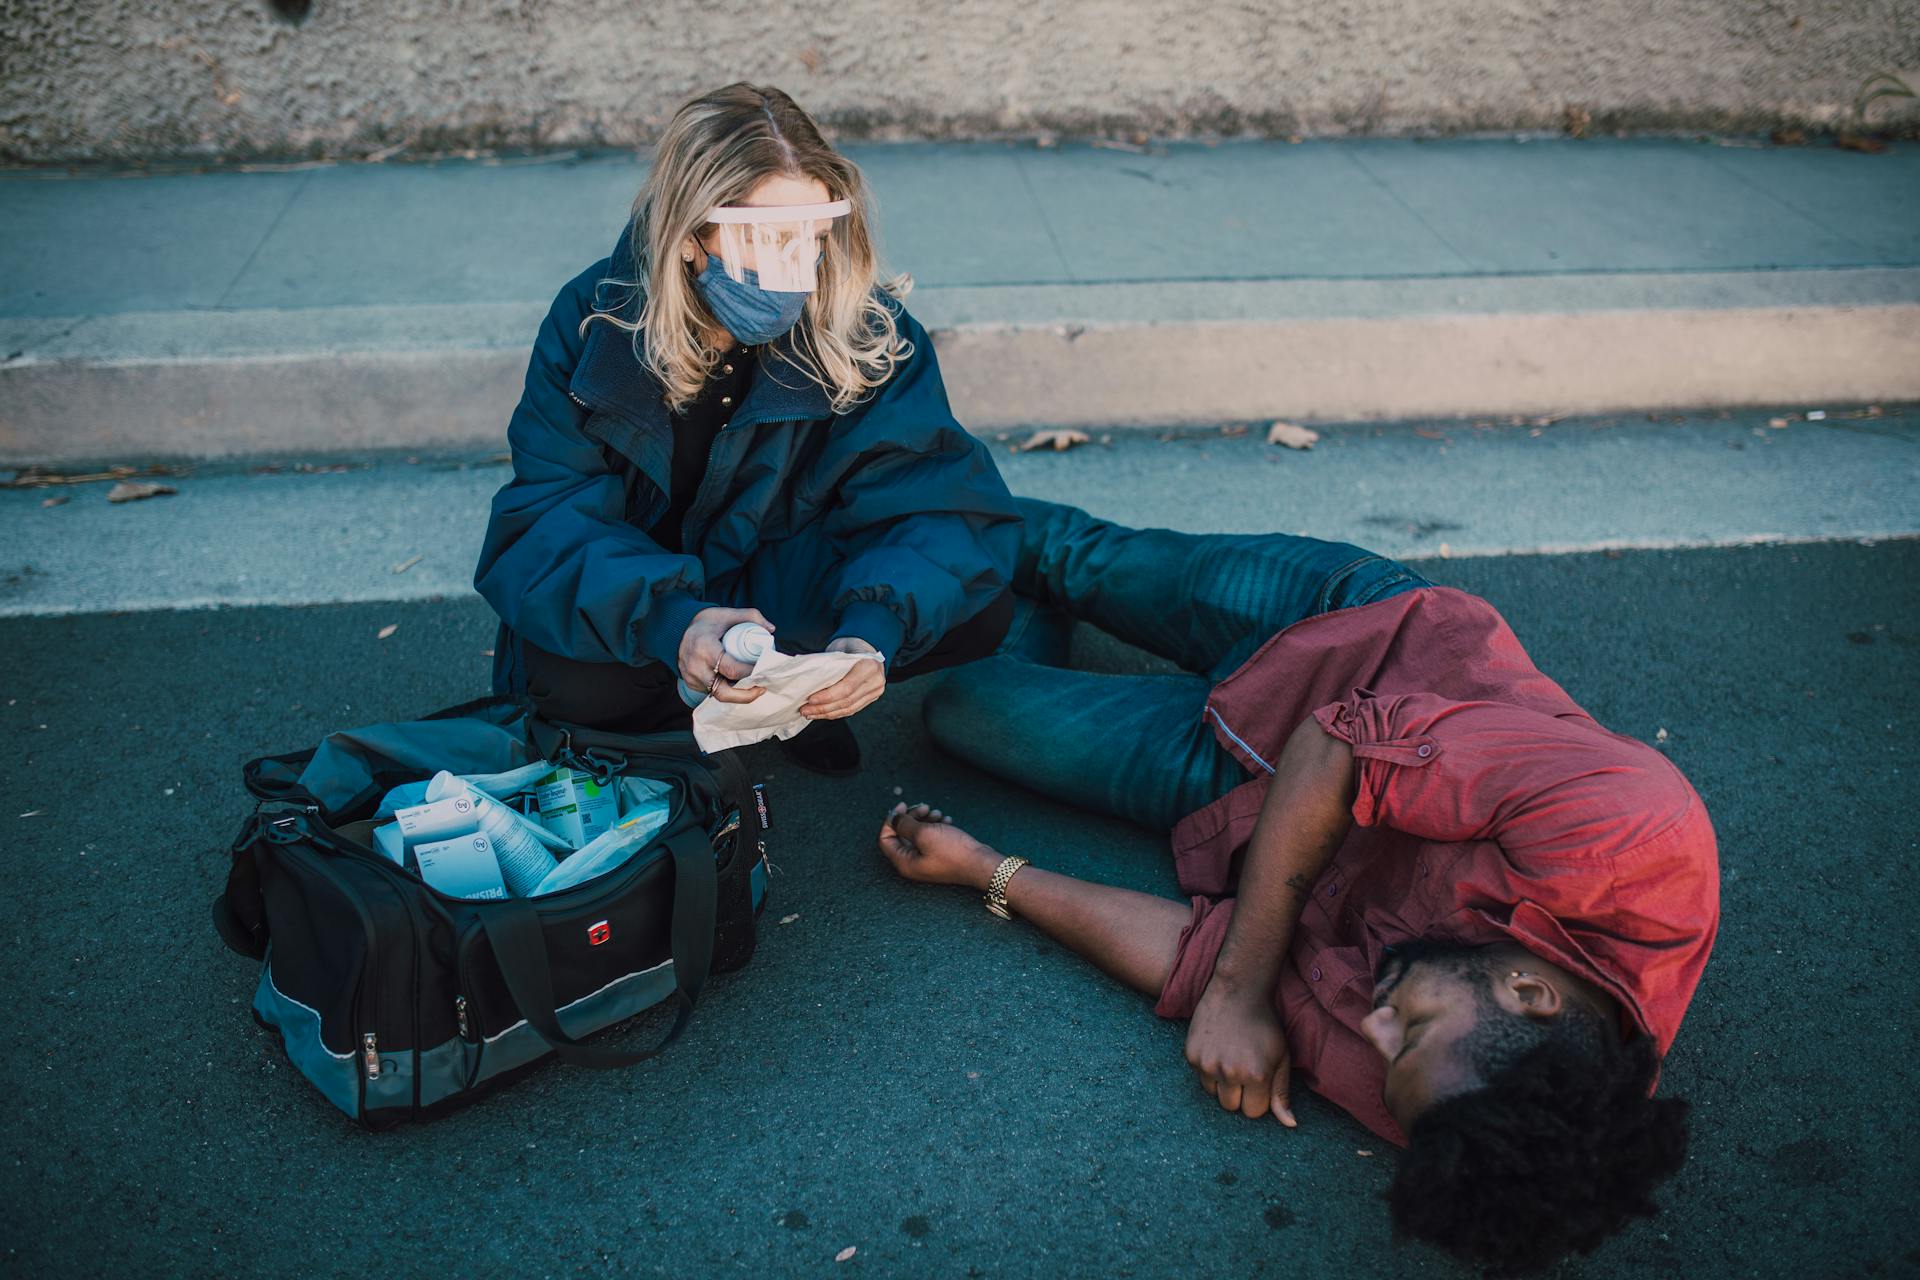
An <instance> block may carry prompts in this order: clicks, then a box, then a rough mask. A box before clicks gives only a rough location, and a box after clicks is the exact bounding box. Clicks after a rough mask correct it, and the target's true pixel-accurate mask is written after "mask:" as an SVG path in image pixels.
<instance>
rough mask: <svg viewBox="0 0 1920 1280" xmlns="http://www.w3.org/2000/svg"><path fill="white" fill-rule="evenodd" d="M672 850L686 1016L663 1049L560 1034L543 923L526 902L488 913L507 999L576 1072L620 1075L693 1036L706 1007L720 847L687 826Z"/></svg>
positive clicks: (679, 987)
mask: <svg viewBox="0 0 1920 1280" xmlns="http://www.w3.org/2000/svg"><path fill="white" fill-rule="evenodd" d="M667 849H668V852H670V853H671V854H672V855H673V922H672V924H671V926H670V931H671V933H672V947H673V977H674V983H675V989H674V998H675V1000H676V1001H678V1003H679V1006H680V1007H679V1009H678V1010H677V1011H676V1012H675V1013H674V1017H673V1025H672V1026H671V1027H669V1028H667V1034H666V1035H665V1036H664V1037H662V1038H661V1040H660V1043H659V1044H656V1045H654V1046H653V1047H652V1048H651V1049H638V1050H630V1049H606V1048H600V1047H597V1046H592V1045H587V1044H583V1043H581V1042H580V1041H579V1040H576V1039H574V1038H573V1037H572V1036H570V1035H568V1034H567V1033H566V1032H565V1031H563V1030H562V1029H561V1027H560V1016H559V1013H558V1012H557V1011H556V1009H555V1007H554V1006H555V1003H556V1001H555V997H554V994H553V970H552V967H551V966H550V965H549V963H548V959H547V942H546V934H545V933H544V932H543V931H542V930H541V928H540V916H539V913H538V912H536V911H535V910H534V908H533V905H532V904H531V903H530V902H528V901H527V900H525V899H524V898H509V899H507V900H505V901H503V902H498V903H492V904H489V905H488V906H487V907H486V908H484V909H483V910H482V911H481V912H480V924H481V927H482V928H484V929H485V930H486V934H487V942H488V943H489V944H490V945H491V946H492V947H493V958H494V962H495V963H496V964H498V965H499V966H500V976H501V978H502V979H504V980H505V982H506V985H507V994H508V995H510V996H512V997H513V1002H514V1004H516V1005H518V1006H519V1008H520V1016H521V1017H523V1018H525V1019H526V1020H527V1025H528V1026H529V1027H531V1028H532V1029H533V1031H534V1034H536V1035H538V1036H539V1037H540V1038H541V1039H542V1040H544V1041H546V1043H547V1047H548V1048H550V1049H552V1050H553V1052H554V1054H555V1055H556V1056H558V1057H559V1058H560V1059H561V1060H562V1061H563V1062H570V1063H573V1064H574V1065H575V1066H581V1067H596V1068H602V1069H604V1068H612V1067H630V1066H632V1065H634V1064H635V1063H636V1062H645V1061H646V1060H647V1059H648V1058H651V1057H654V1056H656V1055H658V1054H659V1053H660V1052H661V1051H662V1050H664V1049H665V1048H666V1047H667V1046H668V1045H670V1044H672V1043H673V1042H674V1041H675V1040H677V1039H678V1038H679V1036H680V1033H681V1032H682V1031H683V1030H685V1029H686V1026H687V1020H688V1019H689V1018H690V1017H692V1016H693V1007H694V1005H695V1004H697V1003H699V1000H700V991H701V988H703V987H704V986H705V985H706V982H707V970H708V969H709V968H710V967H711V965H712V963H713V928H714V915H715V902H716V898H717V895H718V889H717V886H716V879H717V877H716V875H715V872H714V865H713V847H712V846H711V845H710V844H708V843H707V839H706V837H705V836H704V835H702V834H701V832H700V830H699V828H698V827H697V826H694V827H686V828H683V829H682V830H680V831H678V832H675V833H674V834H673V835H670V836H668V837H667Z"/></svg>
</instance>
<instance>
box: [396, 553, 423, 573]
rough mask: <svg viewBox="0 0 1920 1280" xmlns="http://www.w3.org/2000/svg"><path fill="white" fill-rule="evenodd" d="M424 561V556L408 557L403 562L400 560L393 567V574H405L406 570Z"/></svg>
mask: <svg viewBox="0 0 1920 1280" xmlns="http://www.w3.org/2000/svg"><path fill="white" fill-rule="evenodd" d="M424 559H426V557H425V556H408V557H407V558H406V559H405V560H402V561H401V562H400V563H399V564H397V565H395V566H393V571H394V572H395V573H405V572H406V571H407V570H409V569H411V568H413V566H415V565H417V564H419V563H420V562H421V561H422V560H424Z"/></svg>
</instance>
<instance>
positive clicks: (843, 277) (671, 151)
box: [580, 82, 913, 413]
mask: <svg viewBox="0 0 1920 1280" xmlns="http://www.w3.org/2000/svg"><path fill="white" fill-rule="evenodd" d="M776 175H780V176H786V177H793V178H813V179H816V180H817V181H819V182H820V183H822V184H823V185H824V186H825V187H826V188H827V198H828V199H829V200H846V201H848V202H849V203H851V204H852V205H853V209H852V212H850V213H848V214H847V215H846V216H845V217H841V218H835V219H834V220H833V221H832V222H831V223H829V224H828V231H827V240H826V253H825V257H824V258H823V259H822V260H821V262H820V265H819V268H818V278H819V285H818V287H817V288H816V289H815V290H814V292H813V293H812V294H810V295H809V296H808V298H807V306H806V311H805V312H804V314H803V315H802V316H801V319H800V322H799V323H798V324H797V325H795V326H794V330H793V341H792V344H791V345H792V348H793V351H794V354H795V355H796V356H797V357H798V360H797V361H796V360H794V359H792V358H789V357H788V356H787V353H786V352H785V351H784V350H782V349H780V348H778V347H774V346H771V345H769V347H767V348H766V349H767V350H768V351H770V352H773V353H775V354H776V355H777V356H778V357H779V358H780V359H782V360H783V361H784V362H785V363H787V364H790V365H792V366H793V367H794V368H795V369H797V370H799V371H800V373H802V374H803V375H805V376H806V377H807V378H809V379H811V380H812V381H813V382H815V383H817V384H818V385H819V386H820V387H821V389H823V390H824V391H826V392H827V394H828V397H829V398H830V400H831V402H832V405H833V410H834V412H835V413H844V412H846V411H847V410H848V409H850V408H852V407H853V406H854V405H855V404H857V403H859V401H860V400H861V399H862V398H864V397H865V396H866V394H867V393H868V392H869V391H871V390H872V389H874V388H875V387H878V386H881V385H882V384H884V383H885V382H886V381H887V379H888V378H890V377H892V376H893V371H894V368H895V366H897V365H898V364H900V363H901V362H902V361H904V360H905V359H906V358H907V357H908V356H911V355H912V354H913V344H912V343H911V342H908V341H907V340H906V339H905V338H904V337H902V336H901V334H900V331H899V327H898V325H896V324H895V322H894V317H893V313H892V312H891V311H889V310H888V309H887V307H886V305H885V303H883V302H882V301H881V299H880V297H879V296H877V295H876V294H875V291H874V286H875V285H876V284H878V285H879V286H880V288H881V289H882V290H884V291H885V293H886V294H888V295H890V296H892V297H894V298H904V297H906V296H907V293H908V291H909V290H911V289H912V288H913V282H912V280H911V279H910V278H909V277H907V276H905V275H897V276H893V277H891V278H889V279H887V280H885V281H881V280H879V279H878V271H879V265H878V260H877V257H876V255H875V252H874V246H873V237H872V234H871V232H870V230H869V223H870V221H871V208H872V193H871V192H870V191H869V189H868V187H867V181H866V178H865V176H864V175H862V174H861V172H860V169H859V167H858V166H857V165H855V164H854V163H853V162H852V161H851V160H849V159H847V158H846V157H845V156H843V155H841V154H839V153H838V152H836V151H835V150H834V149H833V148H832V147H830V146H828V145H827V143H826V140H825V139H823V138H822V137H821V136H820V130H819V128H818V127H817V126H816V125H815V124H814V123H813V120H812V118H811V117H809V116H808V115H807V113H806V112H805V111H802V110H801V109H800V107H799V105H798V104H797V103H795V102H794V100H793V99H792V98H790V97H788V96H787V95H786V94H785V93H782V92H781V91H780V90H778V89H775V88H772V87H768V86H761V85H752V84H747V83H744V82H741V83H736V84H730V85H728V86H726V87H725V88H723V89H717V90H715V91H714V92H712V93H708V94H703V95H701V96H700V97H698V98H694V99H693V100H692V101H690V102H688V103H686V104H685V105H683V106H682V107H681V108H680V109H679V110H678V111H676V112H674V114H673V119H672V120H671V121H669V122H668V124H667V128H666V132H665V133H664V134H662V135H661V138H660V142H659V145H658V147H657V149H656V150H655V153H654V157H653V168H652V170H651V172H649V173H648V174H647V180H646V182H645V183H644V184H643V185H642V186H641V188H640V194H639V195H638V196H637V197H636V198H635V199H634V202H633V224H632V233H633V234H632V245H633V257H634V276H635V278H634V279H632V280H622V279H608V280H605V281H602V284H610V285H613V286H615V287H616V288H625V289H630V290H631V289H638V290H640V291H641V292H642V294H643V296H644V303H643V305H642V307H641V310H640V315H639V317H638V319H637V320H631V321H630V320H623V319H621V318H620V317H619V316H618V315H615V314H612V313H611V312H609V311H606V310H599V309H596V310H595V311H594V312H593V313H592V314H591V315H589V316H588V317H587V318H586V319H585V320H583V321H582V322H581V326H580V327H581V328H582V329H583V330H584V329H585V328H586V326H587V325H588V324H590V323H591V322H593V321H595V320H606V321H608V322H609V323H612V324H615V325H618V326H619V327H621V328H623V329H629V330H631V331H633V335H634V338H633V345H634V354H635V355H636V356H637V357H638V358H639V359H640V360H641V362H642V363H643V364H645V366H646V367H647V369H648V370H649V371H650V372H651V373H652V374H653V375H654V376H655V377H656V378H658V379H659V381H660V385H661V386H663V387H664V388H666V399H667V407H668V408H669V409H671V410H673V411H675V412H678V411H679V410H680V409H682V408H684V407H685V406H686V405H687V403H688V402H689V401H691V400H692V399H693V398H694V396H695V395H696V394H698V393H699V390H700V387H701V385H702V384H703V383H704V382H705V381H706V379H707V376H708V374H709V373H711V371H712V369H713V366H714V365H715V363H717V362H718V360H719V358H720V350H719V349H718V348H716V347H710V346H708V345H707V343H706V341H705V335H706V334H708V333H711V332H714V331H724V328H725V326H723V325H722V324H721V323H720V322H719V321H718V320H716V319H715V318H714V316H713V313H712V312H711V311H710V310H708V308H707V306H706V304H705V302H704V301H702V299H701V297H700V294H699V291H698V290H696V289H695V288H694V287H693V269H692V267H691V265H690V264H688V263H686V262H684V261H682V259H681V256H680V246H681V245H682V244H683V243H684V242H685V240H686V239H687V237H689V236H700V235H703V234H704V233H705V232H706V231H707V230H708V229H709V228H710V227H711V226H712V225H713V224H711V223H709V222H708V221H707V216H706V215H707V210H709V209H711V208H713V207H714V206H715V205H726V204H738V203H741V202H743V201H745V199H746V198H747V195H748V194H749V193H750V192H751V191H752V190H753V189H754V188H755V187H756V186H758V185H759V184H760V183H761V181H763V180H764V179H766V178H769V177H773V176H776ZM643 334H644V341H643V340H642V335H643Z"/></svg>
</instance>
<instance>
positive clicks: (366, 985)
mask: <svg viewBox="0 0 1920 1280" xmlns="http://www.w3.org/2000/svg"><path fill="white" fill-rule="evenodd" d="M319 813H320V807H319V806H318V805H311V804H310V805H303V806H302V807H301V812H300V813H298V814H287V815H285V816H284V817H279V818H274V819H272V820H271V821H270V822H269V823H268V825H269V826H270V827H272V828H273V830H275V831H277V832H278V833H279V835H278V836H276V837H275V840H276V842H277V843H284V844H294V843H296V842H297V840H298V837H297V836H296V835H295V834H294V832H295V830H296V829H298V830H299V832H300V833H301V834H302V835H304V836H305V837H306V838H307V839H308V840H311V841H313V843H315V844H317V845H319V846H320V847H322V848H327V847H330V846H335V845H340V844H345V843H347V842H345V841H342V840H340V839H339V838H338V837H336V836H334V835H333V834H332V833H331V832H328V833H327V835H326V836H325V837H324V838H323V837H321V836H319V835H318V834H316V833H315V832H314V830H313V825H312V823H310V822H309V821H308V820H307V819H308V818H311V817H316V816H318V814H319ZM367 852H368V853H369V854H371V855H372V856H374V857H378V856H379V855H378V854H374V853H373V851H372V850H368V851H367ZM313 867H314V869H315V870H316V871H318V872H319V873H320V875H322V876H323V877H325V878H326V879H327V880H330V881H332V883H333V885H334V888H336V889H337V890H339V893H340V896H341V898H342V899H344V900H345V901H346V902H348V903H350V904H352V906H353V910H354V914H355V915H357V916H358V917H359V918H360V932H361V935H362V936H363V937H365V938H366V940H367V955H366V959H365V961H363V962H362V964H361V968H360V979H359V988H358V989H357V990H356V991H355V992H354V1000H353V1008H354V1021H355V1024H356V1025H355V1026H354V1027H353V1028H351V1033H353V1034H355V1035H357V1038H358V1043H359V1045H360V1070H359V1072H358V1076H359V1079H358V1094H359V1117H358V1118H359V1121H360V1123H361V1124H366V1123H367V1081H369V1080H378V1079H379V1078H380V1037H379V1034H378V1032H377V1031H376V1030H370V1029H369V1028H377V1027H378V1026H379V1025H380V1020H379V1009H378V1007H377V1006H376V1005H375V1003H374V999H373V997H374V995H375V994H377V993H376V992H375V991H374V988H375V987H377V986H378V985H379V984H378V983H376V982H373V981H370V980H369V977H368V975H369V974H375V973H378V972H379V965H378V963H377V961H378V959H379V943H380V939H379V936H378V934H377V933H376V932H375V930H374V927H373V919H372V917H370V916H369V915H367V909H366V907H365V906H364V905H363V904H362V903H361V901H360V898H359V895H358V894H356V893H354V892H353V891H352V890H351V889H350V888H349V887H348V886H347V885H346V884H345V883H343V882H342V881H341V880H340V878H339V877H338V876H336V875H334V874H333V871H332V870H331V869H330V868H329V867H328V866H327V865H326V860H325V859H324V858H316V859H314V860H313Z"/></svg>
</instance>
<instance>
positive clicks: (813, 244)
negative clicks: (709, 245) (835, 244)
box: [707, 200, 853, 293]
mask: <svg viewBox="0 0 1920 1280" xmlns="http://www.w3.org/2000/svg"><path fill="white" fill-rule="evenodd" d="M852 209H853V205H852V204H851V202H849V201H846V200H829V201H827V202H826V203H824V204H784V205H745V204H739V205H716V206H715V207H714V208H711V209H709V210H707V221H708V222H711V223H713V224H714V226H715V228H716V231H717V234H718V236H719V239H720V248H719V249H718V250H717V252H716V254H715V256H716V257H718V258H719V259H720V263H721V265H722V266H724V267H725V268H726V270H727V274H728V275H729V276H731V277H732V278H733V279H734V280H735V281H736V282H738V283H742V284H744V283H746V273H747V272H748V271H752V272H753V273H754V274H755V275H756V276H757V277H758V278H759V284H760V287H761V288H762V289H771V290H773V291H775V292H777V293H812V292H813V290H814V286H815V285H816V283H817V282H818V281H817V277H816V274H815V271H814V268H815V266H816V265H817V264H818V262H819V260H820V244H819V236H820V233H821V232H823V231H825V230H826V229H827V226H828V224H830V223H831V222H832V221H833V220H834V219H835V218H840V217H845V216H846V215H847V214H848V213H850V212H851V211H852Z"/></svg>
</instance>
